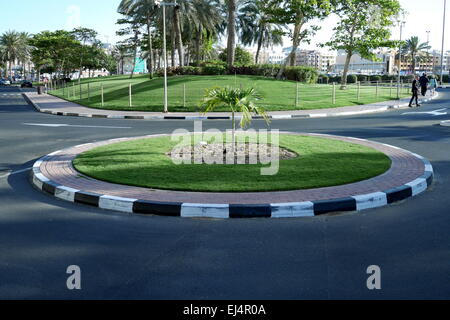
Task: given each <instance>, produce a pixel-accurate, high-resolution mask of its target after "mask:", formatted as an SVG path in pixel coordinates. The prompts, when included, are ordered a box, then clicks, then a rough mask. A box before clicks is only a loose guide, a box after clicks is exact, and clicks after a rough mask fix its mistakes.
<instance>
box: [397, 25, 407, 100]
mask: <svg viewBox="0 0 450 320" xmlns="http://www.w3.org/2000/svg"><path fill="white" fill-rule="evenodd" d="M404 26H405V21H400V46H399V50H398V79H397V99H400V79H401V78H400V72H401V70H402V35H403V27H404Z"/></svg>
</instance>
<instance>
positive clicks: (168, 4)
mask: <svg viewBox="0 0 450 320" xmlns="http://www.w3.org/2000/svg"><path fill="white" fill-rule="evenodd" d="M155 4H156V6H157V7H158V8H159V7H162V10H163V47H164V48H163V55H164V57H163V60H164V113H168V112H169V99H168V92H167V43H166V7H176V6H178V4H177V2H176V1H175V2H161V1H155Z"/></svg>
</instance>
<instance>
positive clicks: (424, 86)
mask: <svg viewBox="0 0 450 320" xmlns="http://www.w3.org/2000/svg"><path fill="white" fill-rule="evenodd" d="M429 82H430V80H429V79H428V77H427V75H426V74H425V73H424V74H423V75H422V76H421V77H420V79H419V83H420V88H421V91H422V96H424V97H425V95H426V94H427V90H428V83H429Z"/></svg>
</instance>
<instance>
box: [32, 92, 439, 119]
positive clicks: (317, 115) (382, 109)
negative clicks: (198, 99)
mask: <svg viewBox="0 0 450 320" xmlns="http://www.w3.org/2000/svg"><path fill="white" fill-rule="evenodd" d="M23 97H24V99H25V100H26V101H27V102H28V103H29V104H30V105H32V106H33V107H34V108H35V109H36V110H37V111H39V112H42V113H47V114H52V115H55V116H69V117H84V118H104V119H126V120H189V121H197V120H231V116H176V115H170V116H165V115H142V116H141V115H133V116H131V115H126V114H123V115H118V114H114V115H107V114H95V113H73V112H60V111H52V110H48V109H43V108H41V107H40V106H39V104H37V103H35V102H33V101H32V100H31V99H30V98H29V97H28V96H27V95H26V94H25V93H24V94H23ZM437 97H438V94H437V93H436V95H435V96H434V97H431V98H427V99H423V100H422V102H428V101H430V100H432V99H435V98H437ZM405 107H408V103H401V104H396V105H387V106H380V107H378V108H372V109H367V110H360V111H343V112H339V111H336V112H329V113H310V114H289V113H288V112H289V111H286V114H270V115H268V117H269V119H272V120H287V119H305V118H326V117H344V116H356V115H362V114H371V113H378V112H385V111H389V110H395V109H400V108H405ZM86 109H87V108H86ZM235 118H236V120H240V119H241V116H236V117H235ZM253 119H256V120H262V119H264V118H263V117H261V116H254V117H253Z"/></svg>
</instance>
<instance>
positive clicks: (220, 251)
mask: <svg viewBox="0 0 450 320" xmlns="http://www.w3.org/2000/svg"><path fill="white" fill-rule="evenodd" d="M19 94H20V91H19V89H17V88H0V298H1V299H55V298H56V299H350V298H353V299H360V298H361V299H391V298H400V299H422V298H425V299H429V298H430V299H431V298H435V299H436V298H437V299H444V298H446V299H448V298H450V187H449V186H448V183H449V182H450V128H448V127H441V126H438V125H437V124H438V123H439V122H440V121H441V120H445V119H450V114H449V115H435V114H426V113H423V114H404V113H405V112H409V111H420V112H428V111H430V112H431V111H434V110H439V109H443V108H447V107H448V108H449V110H447V111H448V112H450V91H445V90H444V91H442V92H441V97H440V98H439V99H437V100H435V101H433V102H431V103H429V104H427V105H424V106H423V107H422V108H421V109H420V110H416V109H415V110H397V111H392V112H387V113H381V114H373V115H364V116H353V117H346V118H326V119H304V120H302V119H298V120H280V121H274V122H273V123H272V127H273V128H278V129H282V130H286V131H287V130H288V131H299V132H316V133H329V134H335V135H344V136H352V137H358V138H366V139H371V140H374V141H379V142H383V143H388V144H392V145H395V146H398V147H401V148H405V149H408V150H410V151H413V152H416V153H418V154H421V155H423V156H425V157H427V158H428V159H429V160H430V161H431V162H432V164H433V166H434V168H435V171H436V178H435V182H434V184H433V186H432V187H431V188H430V190H429V191H427V192H425V193H424V194H422V195H420V196H418V197H417V198H414V199H412V200H411V199H410V200H407V201H405V202H403V203H398V204H395V205H392V206H388V207H385V208H381V209H375V210H370V211H367V212H364V213H352V214H346V215H339V216H325V217H314V218H306V219H305V218H303V219H281V220H276V219H256V220H201V219H181V218H169V217H153V216H139V215H134V216H131V215H125V214H120V213H113V212H108V211H102V210H100V209H95V208H90V207H87V206H81V205H78V204H70V203H66V202H62V201H59V200H56V199H54V198H53V197H50V196H47V195H45V194H43V193H41V192H39V191H37V190H35V189H34V188H33V187H32V186H31V185H30V183H29V180H28V179H29V171H28V170H27V169H28V168H30V167H31V166H32V164H33V162H34V161H35V160H36V159H37V158H39V157H41V156H43V155H45V154H48V153H50V152H53V151H55V150H60V149H62V148H65V147H70V146H74V145H78V144H81V143H87V142H93V141H100V140H105V139H110V138H119V137H130V136H140V135H146V134H156V133H170V132H172V131H173V130H174V129H177V128H186V129H191V130H192V129H193V123H192V122H190V121H142V120H135V121H133V120H112V119H86V118H72V117H57V116H51V115H46V114H41V113H37V112H35V111H34V109H33V108H32V107H31V106H29V105H27V103H26V102H25V101H24V100H23V98H22V97H21V96H20V95H19ZM444 112H445V111H444ZM30 124H31V125H30ZM55 124H66V125H69V126H65V127H57V126H42V125H55ZM253 124H254V127H260V128H263V127H265V125H264V122H261V121H255V122H254V123H253ZM70 125H74V127H72V126H70ZM85 126H86V127H85ZM229 126H230V123H229V122H228V121H208V122H205V123H204V127H205V128H206V129H208V128H219V129H226V128H228V127H229ZM237 178H238V177H237ZM70 265H78V266H80V268H81V283H82V289H81V290H72V291H71V290H68V289H67V287H66V280H67V277H68V276H69V275H68V274H66V269H67V267H68V266H70ZM371 265H377V266H379V267H380V268H381V281H382V289H381V290H372V291H371V290H368V289H367V286H366V281H367V278H368V277H369V275H368V274H367V273H366V271H367V267H368V266H371Z"/></svg>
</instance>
